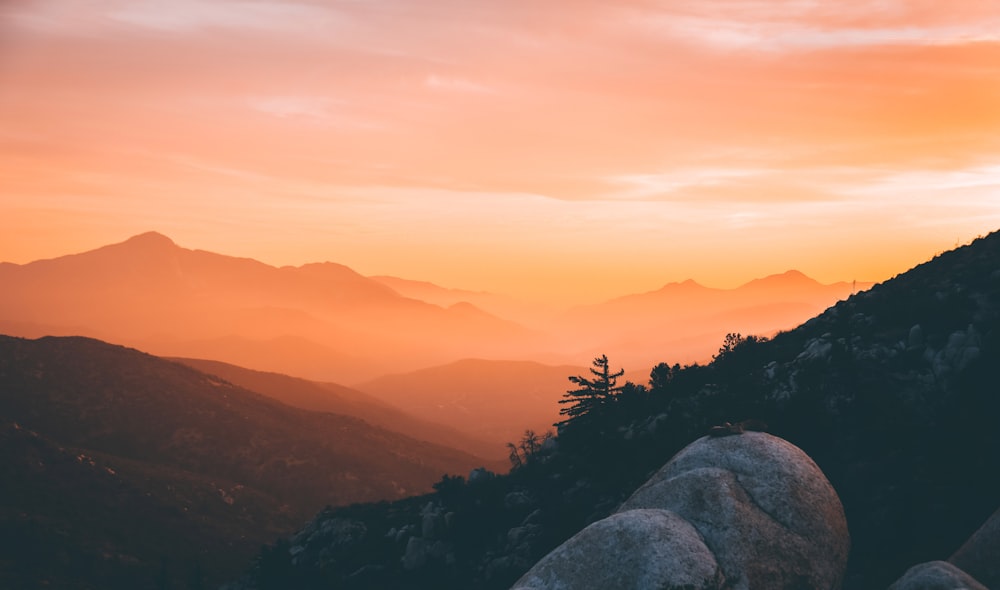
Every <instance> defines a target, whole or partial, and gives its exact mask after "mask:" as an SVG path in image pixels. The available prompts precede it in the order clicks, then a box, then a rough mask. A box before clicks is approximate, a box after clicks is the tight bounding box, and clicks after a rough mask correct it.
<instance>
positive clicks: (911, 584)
mask: <svg viewBox="0 0 1000 590" xmlns="http://www.w3.org/2000/svg"><path fill="white" fill-rule="evenodd" d="M889 590H987V588H986V586H983V585H982V584H980V583H979V582H978V581H977V580H976V579H975V578H973V577H972V576H970V575H969V574H967V573H965V572H964V571H962V570H960V569H958V568H957V567H955V566H954V565H952V564H950V563H948V562H947V561H929V562H927V563H921V564H919V565H915V566H913V567H911V568H910V569H908V570H906V573H905V574H903V577H902V578H900V579H898V580H896V581H895V582H894V583H893V584H892V586H889Z"/></svg>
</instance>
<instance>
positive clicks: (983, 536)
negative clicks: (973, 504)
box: [948, 510, 1000, 588]
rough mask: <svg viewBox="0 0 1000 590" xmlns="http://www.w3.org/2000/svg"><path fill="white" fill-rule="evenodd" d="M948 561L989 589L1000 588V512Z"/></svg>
mask: <svg viewBox="0 0 1000 590" xmlns="http://www.w3.org/2000/svg"><path fill="white" fill-rule="evenodd" d="M948 561H949V562H951V563H952V564H954V565H956V566H958V567H959V568H961V569H962V570H963V571H965V572H967V573H968V574H969V575H971V576H972V577H974V578H976V579H977V580H979V581H980V582H981V583H983V584H985V585H986V586H987V587H989V588H1000V510H997V511H996V512H994V513H993V516H991V517H990V518H989V520H987V521H986V523H985V524H983V526H981V527H979V530H977V531H976V532H975V533H973V535H972V536H971V537H969V540H968V541H966V542H965V544H964V545H962V546H961V547H960V548H959V549H958V551H956V552H955V554H954V555H952V556H951V557H949V558H948Z"/></svg>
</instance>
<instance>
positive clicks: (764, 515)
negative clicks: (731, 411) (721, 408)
mask: <svg viewBox="0 0 1000 590" xmlns="http://www.w3.org/2000/svg"><path fill="white" fill-rule="evenodd" d="M849 549H850V538H849V535H848V532H847V522H846V519H845V518H844V511H843V508H842V507H841V504H840V500H839V498H838V497H837V494H836V493H835V492H834V490H833V488H832V487H831V486H830V483H829V482H828V481H827V479H826V477H825V476H824V475H823V473H822V471H820V469H819V468H818V467H817V466H816V464H815V463H813V461H812V460H811V459H810V458H809V457H808V456H807V455H806V454H805V453H803V452H802V451H801V450H799V449H798V448H797V447H795V446H794V445H792V444H790V443H788V442H786V441H784V440H782V439H780V438H777V437H774V436H771V435H768V434H765V433H761V432H747V433H744V434H740V435H737V436H727V437H705V438H701V439H698V440H697V441H695V442H694V443H692V444H691V445H689V446H688V447H686V448H685V449H684V450H682V451H681V452H680V453H678V454H677V455H676V456H675V457H674V458H673V459H671V460H670V461H669V462H668V463H667V464H666V465H665V466H664V467H663V468H662V469H661V470H660V471H659V472H658V473H657V474H656V475H654V476H653V477H652V478H651V479H650V480H649V481H648V482H646V484H645V485H643V486H642V487H641V488H639V489H638V490H637V491H636V492H635V493H634V494H633V495H632V497H631V498H629V499H628V500H627V501H626V502H625V503H624V504H623V505H622V506H621V507H620V509H619V510H618V512H617V513H616V514H614V515H612V516H610V517H608V518H606V519H604V520H602V521H599V522H597V523H594V524H592V525H591V526H589V527H587V528H586V529H584V530H583V531H581V532H580V533H578V534H577V535H576V536H574V537H573V538H571V539H570V540H569V541H567V542H566V543H564V544H563V545H561V546H560V547H558V548H557V549H556V550H554V551H553V552H552V553H550V554H549V555H547V556H546V557H545V558H543V559H542V560H541V561H540V562H538V563H537V564H536V565H535V566H534V567H533V568H532V569H531V570H530V571H529V572H528V573H527V574H525V575H524V576H523V577H522V578H521V579H520V580H519V581H518V583H517V584H515V586H514V588H515V589H516V590H528V589H531V590H541V589H543V588H544V589H556V588H583V587H612V586H613V587H616V588H672V587H685V588H695V589H704V590H709V589H719V588H723V587H725V588H727V589H728V588H731V589H734V590H736V589H747V588H770V589H781V588H789V589H790V588H814V589H821V588H822V589H833V588H839V587H840V584H841V581H842V578H843V574H844V568H845V566H846V562H847V554H848V551H849ZM605 579H606V580H610V581H613V582H614V583H610V582H609V583H608V584H603V583H600V582H598V581H596V580H605Z"/></svg>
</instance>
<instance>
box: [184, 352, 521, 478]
mask: <svg viewBox="0 0 1000 590" xmlns="http://www.w3.org/2000/svg"><path fill="white" fill-rule="evenodd" d="M171 360H174V361H176V362H179V363H182V364H185V365H188V366H190V367H193V368H195V369H197V370H199V371H202V372H204V373H209V374H212V375H217V376H219V377H221V378H223V379H225V380H226V381H229V382H230V383H233V384H235V385H238V386H240V387H244V388H246V389H249V390H251V391H254V392H256V393H262V394H264V395H266V396H268V397H272V398H274V399H276V400H278V401H280V402H282V403H285V404H288V405H290V406H295V407H297V408H303V409H305V410H314V411H317V412H332V413H334V414H342V415H345V416H354V417H355V418H361V419H362V420H364V421H366V422H368V423H370V424H373V425H375V426H380V427H382V428H385V429H386V430H392V431H394V432H398V433H400V434H404V435H406V436H409V437H411V438H415V439H417V440H425V441H428V442H431V443H435V444H439V445H443V446H446V447H449V448H453V449H462V450H464V451H465V452H467V453H470V454H473V455H477V456H479V457H483V458H484V460H485V461H488V462H489V461H495V460H496V459H497V458H498V457H499V458H502V457H504V456H506V454H507V452H506V450H505V449H504V447H503V444H502V443H501V444H498V443H490V442H486V440H485V438H483V439H480V438H475V437H473V436H470V435H468V434H463V433H461V432H459V431H458V430H456V429H454V428H451V427H449V426H445V425H444V424H443V423H440V422H431V421H428V420H424V419H421V418H417V417H416V416H414V415H412V414H408V413H406V412H403V411H401V410H400V409H399V408H397V407H395V406H393V405H391V404H389V403H386V402H385V401H383V400H381V399H380V398H378V397H375V396H372V395H369V394H367V393H364V392H362V391H360V390H357V389H354V388H351V387H346V386H343V385H339V384H337V383H319V382H316V381H308V380H306V379H299V378H297V377H289V376H288V375H282V374H280V373H266V372H263V371H254V370H252V369H246V368H243V367H237V366H236V365H230V364H228V363H223V362H219V361H209V360H203V359H182V358H178V359H171ZM430 415H431V416H432V417H433V416H434V414H433V413H431V414H430Z"/></svg>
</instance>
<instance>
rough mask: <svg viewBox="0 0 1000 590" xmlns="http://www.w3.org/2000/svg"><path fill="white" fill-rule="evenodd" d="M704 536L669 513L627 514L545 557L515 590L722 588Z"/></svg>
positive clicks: (589, 530)
mask: <svg viewBox="0 0 1000 590" xmlns="http://www.w3.org/2000/svg"><path fill="white" fill-rule="evenodd" d="M722 583H723V577H722V574H721V572H720V570H719V565H718V563H716V560H715V557H714V556H713V555H712V552H711V551H709V549H708V547H706V546H705V543H704V541H703V540H702V538H701V535H700V534H698V531H697V530H696V529H695V528H694V527H693V526H691V524H689V523H688V522H687V521H685V520H684V519H682V518H680V517H679V516H677V515H676V514H673V513H671V512H668V511H666V510H650V509H642V510H629V511H627V512H621V513H618V514H613V515H611V516H609V517H608V518H605V519H603V520H599V521H597V522H595V523H593V524H591V525H590V526H588V527H587V528H585V529H583V530H582V531H580V532H579V533H577V534H576V535H575V536H573V537H572V538H571V539H570V540H568V541H566V542H565V543H563V544H562V545H560V546H559V547H557V548H556V549H555V550H554V551H552V552H551V553H549V554H548V555H546V556H545V557H544V558H542V560H541V561H539V562H538V563H537V564H535V566H534V567H533V568H531V570H529V571H528V573H526V574H524V576H522V577H521V579H520V580H518V581H517V582H516V583H515V584H514V586H513V588H512V589H511V590H557V589H558V590H562V589H570V588H622V589H625V588H637V589H638V588H692V589H704V590H709V589H714V590H718V589H721V588H722Z"/></svg>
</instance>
